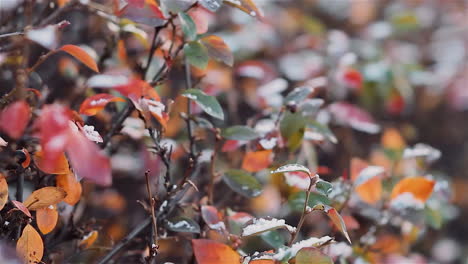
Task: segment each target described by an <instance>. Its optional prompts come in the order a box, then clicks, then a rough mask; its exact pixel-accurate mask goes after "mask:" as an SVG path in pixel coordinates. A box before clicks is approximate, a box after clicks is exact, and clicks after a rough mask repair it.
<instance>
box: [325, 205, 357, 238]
mask: <svg viewBox="0 0 468 264" xmlns="http://www.w3.org/2000/svg"><path fill="white" fill-rule="evenodd" d="M325 212H326V213H327V215H328V217H329V218H330V220H332V222H333V224H334V225H335V227H336V228H337V229H338V230H340V232H341V233H342V234H343V235H344V236H345V237H346V239H347V240H348V242H349V243H350V244H351V239H350V238H349V235H348V231H347V230H346V224H345V222H344V221H343V218H341V215H340V214H339V213H338V212H337V211H336V209H335V208H333V207H327V208H325Z"/></svg>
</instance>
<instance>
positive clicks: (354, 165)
mask: <svg viewBox="0 0 468 264" xmlns="http://www.w3.org/2000/svg"><path fill="white" fill-rule="evenodd" d="M368 166H369V163H367V162H366V161H365V160H362V159H360V158H352V159H351V169H350V172H351V180H352V181H356V179H357V178H358V176H359V173H360V172H361V171H362V170H363V169H365V168H366V167H368Z"/></svg>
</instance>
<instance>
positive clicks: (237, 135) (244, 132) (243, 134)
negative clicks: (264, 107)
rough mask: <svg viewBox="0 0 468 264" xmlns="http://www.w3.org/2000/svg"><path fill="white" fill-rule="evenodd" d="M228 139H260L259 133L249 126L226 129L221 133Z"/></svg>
mask: <svg viewBox="0 0 468 264" xmlns="http://www.w3.org/2000/svg"><path fill="white" fill-rule="evenodd" d="M221 136H223V137H224V138H226V139H232V140H246V141H248V140H253V139H256V138H258V137H259V135H258V134H257V132H255V130H253V129H252V128H250V127H247V126H232V127H228V128H226V129H224V130H223V131H222V133H221Z"/></svg>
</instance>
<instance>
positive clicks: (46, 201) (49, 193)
mask: <svg viewBox="0 0 468 264" xmlns="http://www.w3.org/2000/svg"><path fill="white" fill-rule="evenodd" d="M66 195H67V193H66V192H65V191H64V190H63V189H62V188H58V187H52V186H48V187H44V188H41V189H39V190H35V191H34V192H33V193H31V195H29V197H28V198H27V199H26V201H24V205H25V206H26V207H27V208H28V209H29V210H37V209H40V208H45V207H48V206H50V205H54V204H57V203H59V202H61V201H62V200H63V198H65V196H66Z"/></svg>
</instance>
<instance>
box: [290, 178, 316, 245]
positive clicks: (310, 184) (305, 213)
mask: <svg viewBox="0 0 468 264" xmlns="http://www.w3.org/2000/svg"><path fill="white" fill-rule="evenodd" d="M309 180H310V181H309V188H308V189H307V192H306V198H305V201H304V207H303V209H302V215H301V219H299V223H298V224H297V227H296V230H295V231H294V233H293V234H292V236H291V240H289V243H288V246H289V247H290V246H291V245H292V243H293V242H294V240H296V237H297V235H298V234H299V231H300V230H301V228H302V225H303V224H304V220H305V217H306V215H307V214H308V213H309V212H308V210H307V207H308V204H309V197H310V192H311V191H312V187H313V186H314V184H315V182H316V180H315V178H313V177H310V176H309Z"/></svg>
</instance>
